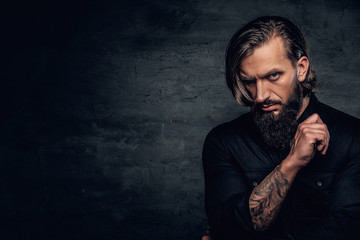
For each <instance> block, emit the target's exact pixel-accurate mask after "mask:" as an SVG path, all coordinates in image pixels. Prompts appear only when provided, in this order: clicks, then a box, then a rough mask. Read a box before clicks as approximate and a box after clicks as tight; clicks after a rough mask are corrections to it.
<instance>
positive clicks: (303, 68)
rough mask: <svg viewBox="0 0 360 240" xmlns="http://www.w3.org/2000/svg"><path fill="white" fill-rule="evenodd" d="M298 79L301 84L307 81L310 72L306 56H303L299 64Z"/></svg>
mask: <svg viewBox="0 0 360 240" xmlns="http://www.w3.org/2000/svg"><path fill="white" fill-rule="evenodd" d="M296 66H297V78H298V80H299V82H302V81H304V80H305V79H306V74H307V72H308V70H309V59H308V58H307V57H305V56H302V57H301V58H300V59H299V60H298V62H297V65H296Z"/></svg>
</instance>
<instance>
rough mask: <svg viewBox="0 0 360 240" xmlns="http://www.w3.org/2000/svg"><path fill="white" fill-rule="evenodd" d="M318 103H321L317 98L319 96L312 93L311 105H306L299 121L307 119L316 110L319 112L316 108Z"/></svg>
mask: <svg viewBox="0 0 360 240" xmlns="http://www.w3.org/2000/svg"><path fill="white" fill-rule="evenodd" d="M318 104H319V100H318V99H317V97H316V96H315V95H314V94H311V95H310V101H309V105H308V106H307V107H306V109H305V111H304V112H303V113H302V114H301V116H300V117H299V119H298V120H297V122H298V123H302V122H303V121H304V120H305V119H307V118H308V117H310V116H311V115H313V114H314V113H315V112H317V111H316V109H317V106H318Z"/></svg>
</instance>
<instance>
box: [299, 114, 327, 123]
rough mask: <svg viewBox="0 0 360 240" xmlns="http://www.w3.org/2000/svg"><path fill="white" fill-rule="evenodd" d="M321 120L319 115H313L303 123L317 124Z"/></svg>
mask: <svg viewBox="0 0 360 240" xmlns="http://www.w3.org/2000/svg"><path fill="white" fill-rule="evenodd" d="M319 119H320V116H319V115H318V114H317V113H314V114H313V115H311V116H310V117H308V118H307V119H305V120H304V121H303V123H316V122H318V121H319ZM320 121H321V123H322V120H321V119H320Z"/></svg>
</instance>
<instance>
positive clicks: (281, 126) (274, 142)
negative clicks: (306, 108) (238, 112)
mask: <svg viewBox="0 0 360 240" xmlns="http://www.w3.org/2000/svg"><path fill="white" fill-rule="evenodd" d="M302 102H303V95H302V89H301V86H300V84H299V83H298V82H296V86H295V87H294V89H293V91H292V93H291V94H290V96H289V98H288V101H287V102H286V103H285V104H283V107H282V109H281V110H280V112H279V114H278V115H277V116H276V115H275V114H274V113H273V112H272V111H270V112H266V111H263V110H262V106H263V105H271V104H282V103H281V102H279V101H273V100H270V99H266V100H265V101H264V102H262V103H255V104H254V105H253V106H252V107H251V111H252V113H253V119H254V122H255V126H256V128H257V129H258V131H259V133H260V134H261V136H262V139H263V141H264V142H265V145H266V146H267V147H268V148H275V149H279V150H281V149H285V148H286V147H288V146H290V142H291V141H292V139H293V137H294V135H295V132H296V129H297V126H298V123H297V121H296V120H297V116H298V114H299V111H300V109H301V107H302Z"/></svg>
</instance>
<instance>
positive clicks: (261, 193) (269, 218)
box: [249, 166, 291, 231]
mask: <svg viewBox="0 0 360 240" xmlns="http://www.w3.org/2000/svg"><path fill="white" fill-rule="evenodd" d="M290 186H291V183H290V182H289V181H288V180H287V179H286V178H285V176H284V174H283V173H281V172H280V166H277V167H276V168H275V169H274V170H273V171H272V172H271V173H270V174H269V175H268V176H267V177H266V178H265V179H264V180H263V181H262V182H261V183H260V184H259V185H258V186H257V187H256V188H254V190H253V191H252V193H251V196H250V199H249V208H250V215H251V218H252V222H253V224H254V229H255V230H257V231H264V230H265V229H267V228H268V227H269V226H270V224H271V223H272V222H273V221H274V220H275V218H276V216H277V215H278V213H279V211H280V208H281V204H282V202H283V201H284V199H285V197H286V194H287V192H288V191H289V188H290Z"/></svg>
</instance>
